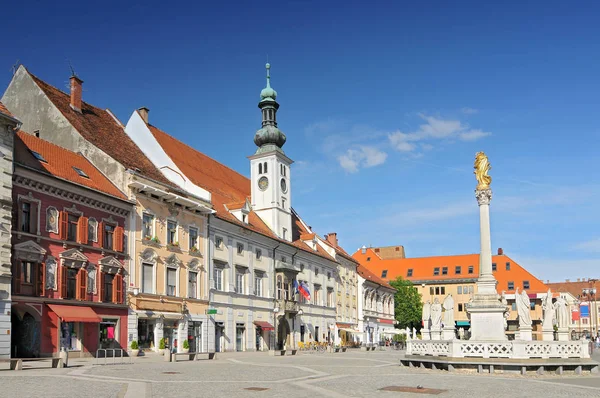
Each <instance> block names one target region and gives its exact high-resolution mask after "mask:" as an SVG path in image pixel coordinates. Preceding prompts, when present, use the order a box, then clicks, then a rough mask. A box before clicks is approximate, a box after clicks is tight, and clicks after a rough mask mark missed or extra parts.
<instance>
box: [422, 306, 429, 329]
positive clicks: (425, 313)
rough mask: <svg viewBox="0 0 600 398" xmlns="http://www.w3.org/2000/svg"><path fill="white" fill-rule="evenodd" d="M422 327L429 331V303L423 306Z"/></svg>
mask: <svg viewBox="0 0 600 398" xmlns="http://www.w3.org/2000/svg"><path fill="white" fill-rule="evenodd" d="M422 317H423V327H424V328H425V329H429V320H430V319H431V302H430V301H427V302H426V303H425V304H423V316H422Z"/></svg>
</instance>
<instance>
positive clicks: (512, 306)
mask: <svg viewBox="0 0 600 398" xmlns="http://www.w3.org/2000/svg"><path fill="white" fill-rule="evenodd" d="M511 308H512V310H513V311H516V310H517V303H516V302H514V303H512V305H511Z"/></svg>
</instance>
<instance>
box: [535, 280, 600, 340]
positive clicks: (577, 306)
mask: <svg viewBox="0 0 600 398" xmlns="http://www.w3.org/2000/svg"><path fill="white" fill-rule="evenodd" d="M546 285H547V286H548V287H549V288H550V289H552V291H553V292H559V293H560V294H563V295H565V297H567V302H568V303H569V304H570V305H571V315H572V316H571V325H570V327H569V329H570V331H571V335H572V336H573V337H575V338H579V337H588V336H598V333H599V331H598V328H599V326H600V314H599V313H598V302H599V301H600V300H599V299H598V294H600V281H599V280H598V279H592V278H587V279H585V278H584V279H577V280H575V281H570V280H569V279H567V280H565V281H564V282H552V283H551V282H546Z"/></svg>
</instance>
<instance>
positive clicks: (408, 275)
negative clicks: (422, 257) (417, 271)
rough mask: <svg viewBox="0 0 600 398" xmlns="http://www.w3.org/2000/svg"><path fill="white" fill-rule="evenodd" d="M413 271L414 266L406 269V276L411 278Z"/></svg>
mask: <svg viewBox="0 0 600 398" xmlns="http://www.w3.org/2000/svg"><path fill="white" fill-rule="evenodd" d="M412 273H413V270H412V268H409V269H408V271H406V276H407V277H409V278H410V277H411V276H412Z"/></svg>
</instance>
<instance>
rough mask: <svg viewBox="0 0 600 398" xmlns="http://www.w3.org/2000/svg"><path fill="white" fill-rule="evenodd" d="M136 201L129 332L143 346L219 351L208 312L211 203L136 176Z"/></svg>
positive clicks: (132, 186) (134, 181)
mask: <svg viewBox="0 0 600 398" xmlns="http://www.w3.org/2000/svg"><path fill="white" fill-rule="evenodd" d="M130 188H131V189H132V194H133V195H134V196H135V199H136V211H135V221H134V224H133V225H135V226H136V228H135V234H133V239H135V242H133V245H134V247H135V253H134V254H133V257H134V262H132V269H131V271H130V289H129V290H130V293H129V302H130V307H131V312H130V316H129V323H130V325H129V332H130V334H131V333H132V331H133V333H134V334H136V335H137V336H136V338H137V340H138V342H139V344H140V347H141V348H143V349H154V350H158V349H159V346H160V339H161V338H165V343H166V348H167V349H171V350H173V349H174V347H175V346H176V347H177V351H181V350H182V342H183V340H186V339H187V338H188V337H190V336H191V337H192V339H191V340H192V341H189V343H190V349H191V350H193V351H196V352H207V351H213V350H214V343H213V341H214V340H213V339H212V338H211V337H210V335H211V334H212V333H211V331H213V330H214V326H213V323H212V321H211V320H210V319H209V317H208V316H207V315H206V314H207V309H208V275H207V264H206V249H207V240H206V236H207V215H208V214H209V213H210V210H209V208H208V206H209V205H208V204H207V203H202V202H197V203H196V204H194V203H193V200H191V199H188V198H183V197H181V196H179V195H177V194H175V193H172V192H170V191H168V190H167V189H166V188H165V187H163V186H160V185H158V184H156V183H150V182H149V181H146V180H144V179H142V178H141V177H139V176H135V175H134V176H132V181H131V183H130Z"/></svg>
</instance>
